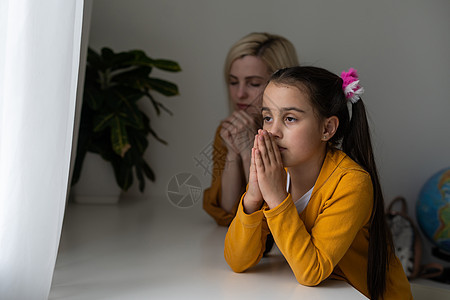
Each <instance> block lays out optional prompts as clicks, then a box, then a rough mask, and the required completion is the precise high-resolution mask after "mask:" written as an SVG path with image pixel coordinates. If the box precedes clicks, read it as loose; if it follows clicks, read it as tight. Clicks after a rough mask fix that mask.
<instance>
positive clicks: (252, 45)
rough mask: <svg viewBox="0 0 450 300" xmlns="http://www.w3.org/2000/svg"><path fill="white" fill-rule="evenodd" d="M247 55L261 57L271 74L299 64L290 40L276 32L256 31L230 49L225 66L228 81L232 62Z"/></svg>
mask: <svg viewBox="0 0 450 300" xmlns="http://www.w3.org/2000/svg"><path fill="white" fill-rule="evenodd" d="M246 55H253V56H256V57H259V58H260V59H261V60H262V61H263V62H264V63H265V64H266V65H267V68H268V70H269V73H270V74H272V73H273V72H275V71H276V70H278V69H281V68H287V67H294V66H298V65H299V62H298V59H297V53H296V51H295V48H294V45H292V43H291V42H290V41H289V40H287V39H286V38H284V37H282V36H279V35H275V34H269V33H265V32H254V33H250V34H248V35H246V36H244V37H243V38H241V39H240V40H239V41H237V42H236V43H235V44H234V45H233V46H231V48H230V50H229V51H228V55H227V58H226V60H225V68H224V73H225V81H226V82H227V83H228V81H229V77H230V76H229V75H230V68H231V64H232V63H233V62H234V61H235V60H236V59H238V58H242V57H244V56H246Z"/></svg>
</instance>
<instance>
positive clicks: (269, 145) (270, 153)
mask: <svg viewBox="0 0 450 300" xmlns="http://www.w3.org/2000/svg"><path fill="white" fill-rule="evenodd" d="M263 136H264V143H265V144H266V149H267V157H268V158H269V163H270V164H273V163H275V162H276V157H275V149H274V146H273V138H272V136H271V134H270V133H269V132H268V131H266V130H264V131H263ZM275 147H276V148H277V149H276V150H278V146H277V145H276V144H275Z"/></svg>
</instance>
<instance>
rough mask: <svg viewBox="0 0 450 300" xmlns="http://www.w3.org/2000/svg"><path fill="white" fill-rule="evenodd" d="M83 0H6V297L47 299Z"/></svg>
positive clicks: (2, 41)
mask: <svg viewBox="0 0 450 300" xmlns="http://www.w3.org/2000/svg"><path fill="white" fill-rule="evenodd" d="M82 12H83V1H82V0H65V1H59V0H40V1H34V0H11V1H7V0H2V1H1V2H0V299H47V298H48V294H49V290H50V284H51V279H52V275H53V269H54V266H55V261H56V254H57V250H58V244H59V239H60V233H61V226H62V220H63V215H64V209H65V202H66V194H67V183H68V175H69V161H70V152H71V147H72V132H73V120H74V108H75V96H76V89H77V77H78V66H79V56H80V38H81V27H82V16H83V14H82Z"/></svg>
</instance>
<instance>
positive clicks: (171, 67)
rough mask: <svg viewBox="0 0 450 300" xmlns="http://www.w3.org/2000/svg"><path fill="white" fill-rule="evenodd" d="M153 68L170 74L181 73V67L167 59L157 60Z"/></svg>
mask: <svg viewBox="0 0 450 300" xmlns="http://www.w3.org/2000/svg"><path fill="white" fill-rule="evenodd" d="M153 66H155V67H156V68H158V69H160V70H164V71H169V72H179V71H181V67H180V65H179V64H178V63H177V62H175V61H173V60H167V59H155V60H154V61H153Z"/></svg>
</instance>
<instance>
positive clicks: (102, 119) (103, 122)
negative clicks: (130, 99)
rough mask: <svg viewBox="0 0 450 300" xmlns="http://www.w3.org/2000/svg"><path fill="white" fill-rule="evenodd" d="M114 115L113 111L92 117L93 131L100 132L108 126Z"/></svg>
mask: <svg viewBox="0 0 450 300" xmlns="http://www.w3.org/2000/svg"><path fill="white" fill-rule="evenodd" d="M114 116H115V114H114V113H110V114H103V115H98V116H96V117H95V118H94V132H100V131H102V130H104V129H105V128H106V127H108V126H110V125H111V122H112V120H113V118H114Z"/></svg>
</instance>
